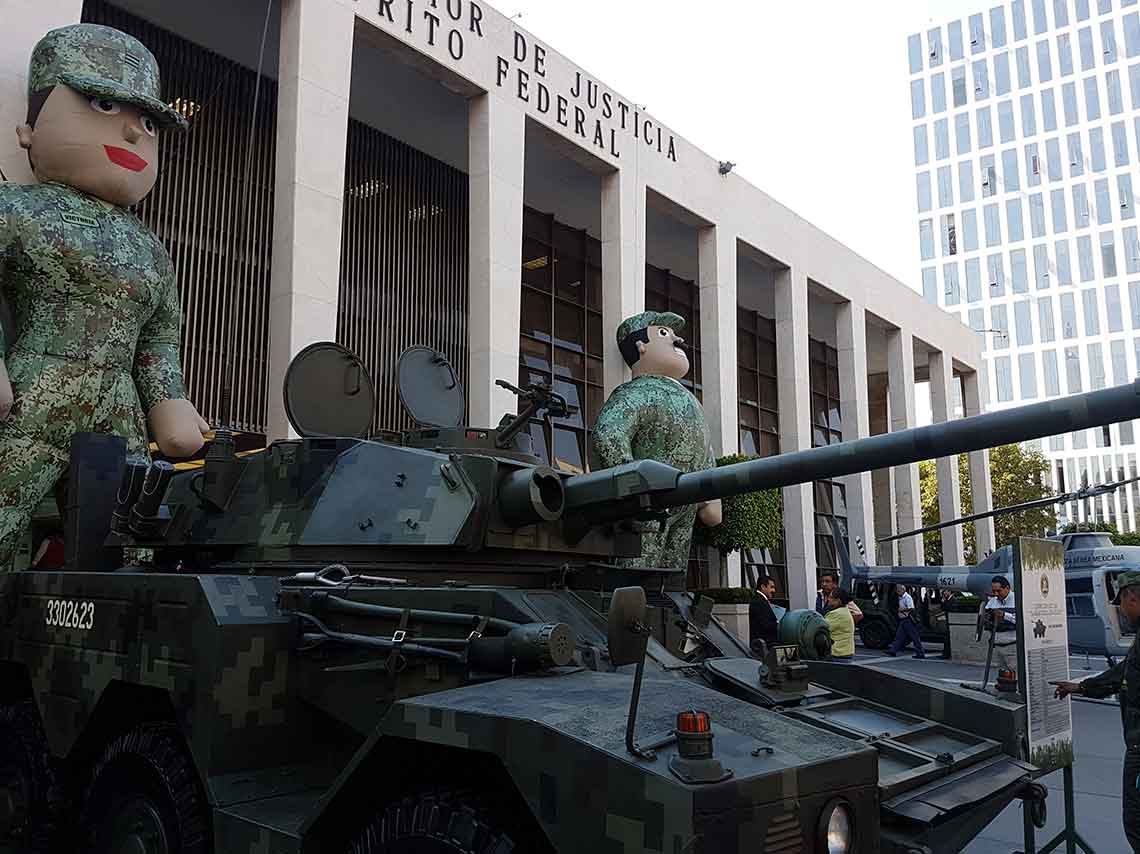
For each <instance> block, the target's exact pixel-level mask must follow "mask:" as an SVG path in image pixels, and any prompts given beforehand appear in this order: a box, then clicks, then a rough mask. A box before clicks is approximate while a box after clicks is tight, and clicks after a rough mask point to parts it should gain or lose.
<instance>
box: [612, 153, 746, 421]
mask: <svg viewBox="0 0 1140 854" xmlns="http://www.w3.org/2000/svg"><path fill="white" fill-rule="evenodd" d="M735 273H736V271H735V268H734V269H733V287H734V289H735V282H736V279H735ZM734 292H735V291H734ZM644 310H645V185H644V184H642V183H640V182H639V181H638V179H637V173H636V171H635V170H634V169H632V168H628V169H617V170H615V171H613V172H610V173H609V174H607V175H605V176H603V177H602V335H603V337H604V338H605V353H604V362H603V368H602V370H603V380H604V385H603V391H604V392H605V395H606V397H607V398H608V397H609V396H610V392H612V391H613V390H614V389H615V388H617V387H618V386H619V385H621V384H622V383H623V382H625V381H626V380H628V379H629V376H630V374H629V367H628V366H627V365H626V364H625V361H624V360H623V359H622V357H621V351H619V350H618V346H617V341H616V340H615V338H614V334H615V333H616V332H617V328H618V326H620V325H621V322H622V321H623V320H625V319H626V318H627V317H629V316H630V315H634V314H637V313H639V312H642V311H644ZM686 320H687V321H688V322H690V323H696V322H698V321H697V318H695V317H691V318H686ZM682 337H684V336H683V335H682Z"/></svg>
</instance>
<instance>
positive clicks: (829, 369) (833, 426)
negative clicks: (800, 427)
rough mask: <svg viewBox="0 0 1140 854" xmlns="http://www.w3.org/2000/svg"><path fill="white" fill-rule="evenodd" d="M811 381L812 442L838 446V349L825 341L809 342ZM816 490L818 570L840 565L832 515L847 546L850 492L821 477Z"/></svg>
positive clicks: (840, 431)
mask: <svg viewBox="0 0 1140 854" xmlns="http://www.w3.org/2000/svg"><path fill="white" fill-rule="evenodd" d="M808 352H809V354H810V360H811V361H810V382H811V428H812V430H811V437H812V438H811V444H812V447H813V448H820V447H825V446H827V445H836V444H838V443H840V442H842V441H843V424H842V420H841V413H840V409H839V352H838V351H837V350H836V349H835V348H834V347H829V346H828V345H827V344H825V343H824V342H822V341H816V340H815V339H811V340H810V341H809V342H808ZM813 489H814V492H815V562H816V566H817V567H818V568H819V569H836V568H838V566H839V558H838V552H837V551H836V548H837V544H836V542H835V536H834V534H833V532H832V529H831V522H830V521H829V519H830V517H834V518H835V520H836V522H838V523H839V530H840V533H841V534H842V536H843V538H844V542H843V543H840V544H838V547H839V548H847V547H848V546H847V542H846V538H847V493H846V490H845V489H844V487H843V484H841V483H839V482H838V481H833V480H820V481H816V482H815V484H813Z"/></svg>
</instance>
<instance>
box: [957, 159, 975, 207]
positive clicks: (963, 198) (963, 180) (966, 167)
mask: <svg viewBox="0 0 1140 854" xmlns="http://www.w3.org/2000/svg"><path fill="white" fill-rule="evenodd" d="M973 200H974V164H973V162H972V161H970V160H963V161H962V162H961V163H959V164H958V201H960V202H972V201H973Z"/></svg>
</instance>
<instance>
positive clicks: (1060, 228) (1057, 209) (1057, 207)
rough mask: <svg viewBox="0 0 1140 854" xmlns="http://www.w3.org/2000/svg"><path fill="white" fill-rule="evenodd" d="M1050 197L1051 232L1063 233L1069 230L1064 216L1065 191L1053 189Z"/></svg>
mask: <svg viewBox="0 0 1140 854" xmlns="http://www.w3.org/2000/svg"><path fill="white" fill-rule="evenodd" d="M1050 198H1051V200H1052V202H1053V233H1054V234H1064V233H1065V232H1066V231H1068V230H1069V223H1068V220H1067V219H1066V217H1065V191H1064V190H1053V191H1052V193H1051V194H1050Z"/></svg>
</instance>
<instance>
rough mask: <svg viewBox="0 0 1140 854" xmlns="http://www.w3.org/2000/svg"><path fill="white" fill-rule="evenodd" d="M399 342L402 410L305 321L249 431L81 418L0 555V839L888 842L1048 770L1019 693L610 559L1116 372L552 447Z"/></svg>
mask: <svg viewBox="0 0 1140 854" xmlns="http://www.w3.org/2000/svg"><path fill="white" fill-rule="evenodd" d="M400 375H401V376H400V378H399V382H400V392H401V399H402V400H403V402H404V404H405V406H406V407H407V408H408V410H409V411H410V412H411V413H412V415H413V416H414V417H415V419H416V421H417V422H418V425H419V426H418V427H417V429H415V430H412V431H409V432H407V433H405V434H403V435H401V436H400V437H398V439H389V440H380V439H378V438H370V437H369V435H368V425H369V423H370V420H371V418H372V412H373V400H372V388H373V387H372V382H371V379H370V378H369V377H368V375H367V373H366V372H365V371H364V369H363V367H362V365H361V363H360V362H359V360H358V359H356V358H355V357H354V356H353V355H352V354H350V353H348V352H346V351H344V350H343V349H341V348H339V347H337V346H336V345H332V344H318V345H314V346H312V347H310V348H307V349H306V350H305V351H303V352H302V353H301V354H300V355H299V356H298V357H297V359H296V360H295V361H294V363H293V365H292V366H291V368H290V371H289V374H288V376H287V378H286V385H285V389H284V393H285V401H286V405H287V411H288V413H289V415H290V420H291V421H292V423H293V425H294V428H295V429H296V431H297V433H298V434H299V436H300V438H298V439H294V440H287V441H279V442H274V443H272V444H271V445H270V446H269V447H268V448H266V449H264V450H263V451H261V452H259V453H255V454H252V455H248V456H244V457H239V456H237V455H236V454H235V453H234V450H233V445H232V442H231V440H230V439H229V437H228V436H227V434H226V433H225V432H224V431H219V433H218V435H217V438H216V439H214V441H213V442H212V443H211V446H210V448H209V450H208V453H207V454H206V457H205V461H204V464H203V466H202V467H201V469H199V470H194V471H186V472H178V473H175V472H174V471H173V470H172V468H171V466H170V465H169V464H167V463H164V462H155V463H154V464H152V465H151V466H149V467H143V466H138V465H126V464H124V449H123V445H122V443H121V442H120V441H119V440H118V439H116V438H114V437H108V436H105V435H93V434H78V435H76V437H75V438H74V441H73V446H72V459H71V468H70V472H69V475H68V483H67V490H66V508H65V521H66V538H65V540H66V543H65V551H66V567H65V568H64V569H63V570H60V571H28V572H21V573H15V574H12V575H9V576H7V577H5V578H4V579H3V580H2V582H0V584H2V591H3V592H2V594H0V608H2V614H0V673H2V677H3V678H2V679H0V691H2V692H3V696H2V697H0V833H2V834H3V836H4V839H5V841H6V842H7V844H9V845H10V846H11V847H12V848H14V849H15V850H21V851H32V852H46V851H52V852H57V851H68V850H78V851H82V852H98V854H105V853H106V852H115V854H119V852H124V853H125V852H139V854H203V852H217V853H218V854H223V852H224V853H225V854H230V852H241V853H242V854H255V852H258V853H259V854H284V852H324V854H340V852H346V854H347V852H356V853H357V854H361V853H362V852H373V854H375V852H389V853H390V854H405V852H440V854H443V852H449V853H450V854H456V852H459V854H507V852H512V851H517V852H551V851H554V852H586V851H597V852H611V851H612V852H618V851H620V852H661V854H665V852H669V854H711V852H740V854H743V852H749V854H753V852H769V854H772V853H773V852H783V854H789V853H790V852H803V854H807V852H854V851H858V852H879V851H883V852H894V851H898V852H907V854H914V852H943V851H956V850H960V848H961V847H962V845H964V844H965V842H964V840H968V839H969V838H970V837H971V836H972V835H974V834H976V833H977V832H978V831H979V830H980V829H981V827H983V826H984V825H985V824H986V823H987V822H988V821H989V820H990V819H991V818H992V817H993V816H994V815H996V814H997V812H998V811H999V810H1000V809H1001V808H1003V807H1004V806H1005V805H1006V804H1007V803H1009V802H1010V801H1011V800H1012V799H1013V798H1017V797H1021V798H1025V799H1027V800H1029V801H1030V802H1031V803H1034V804H1040V803H1042V798H1043V790H1042V789H1041V788H1040V787H1039V786H1037V784H1035V783H1033V782H1032V778H1033V774H1034V769H1033V768H1032V766H1030V765H1028V764H1026V763H1025V762H1023V761H1021V759H1020V756H1021V753H1020V751H1021V746H1020V745H1021V742H1022V736H1023V734H1024V728H1025V710H1024V706H1023V705H1019V704H1017V703H1015V702H1010V701H1007V700H998V699H994V698H990V697H986V696H983V695H979V694H977V693H976V692H974V693H972V694H971V693H970V692H966V691H959V690H958V689H954V688H951V687H947V686H943V685H939V684H937V683H923V682H921V681H916V680H911V681H907V680H906V679H904V678H903V677H901V676H894V675H885V674H879V675H876V676H875V678H873V679H871V678H867V675H866V674H865V673H863V670H862V668H860V667H859V666H858V665H855V664H843V665H840V664H832V663H830V662H828V661H827V660H826V654H827V651H828V647H829V641H828V638H827V637H826V635H821V632H820V629H819V627H818V625H817V624H813V623H812V621H811V620H810V619H803V620H799V617H798V616H797V614H796V612H791V613H790V614H788V615H787V616H786V617H785V620H788V619H789V618H790V619H791V621H792V623H796V622H797V621H799V624H800V625H802V626H803V627H804V629H803V632H802V634H804V635H805V637H803V638H799V639H797V642H796V643H790V644H789V643H783V644H780V645H777V646H776V647H774V648H773V649H771V650H767V651H764V659H763V660H762V661H759V660H757V658H756V657H753V656H752V655H751V654H750V651H749V650H748V649H747V648H745V647H744V646H743V645H742V644H741V643H740V642H739V641H738V640H737V639H735V638H734V637H733V636H732V635H731V634H730V633H729V632H728V631H726V630H725V628H724V627H723V626H722V625H721V624H719V623H718V622H717V621H716V620H715V619H713V618H712V617H711V616H710V613H709V609H710V607H711V604H710V603H709V602H708V601H707V600H701V601H698V600H695V599H694V597H693V596H692V594H689V593H687V592H686V591H685V590H684V589H683V586H684V576H685V573H684V570H683V569H671V568H649V569H642V568H637V567H634V566H629V565H628V564H627V563H625V562H623V561H622V558H628V557H634V556H636V555H637V554H639V537H640V534H639V530H644V526H645V525H647V524H653V522H654V520H660V519H661V518H662V515H663V514H666V513H668V512H669V510H670V508H672V507H677V506H682V505H686V504H691V503H693V502H696V501H701V500H708V499H712V498H715V497H718V496H727V495H733V494H739V493H742V492H747V491H752V490H758V489H764V488H769V487H775V486H781V485H786V484H793V483H799V482H806V481H810V480H814V479H819V478H831V477H837V476H841V475H844V474H850V473H854V472H858V471H863V470H866V469H873V468H878V467H883V466H888V465H897V464H902V463H907V462H913V461H917V460H920V459H925V458H927V457H932V456H939V455H945V454H951V453H958V452H962V451H966V450H971V449H975V448H980V447H984V446H988V445H992V444H995V443H1000V442H1007V441H1015V440H1018V439H1026V438H1032V437H1035V436H1042V435H1048V434H1052V433H1061V432H1066V431H1070V430H1076V429H1082V428H1084V427H1090V426H1096V425H1101V424H1107V423H1111V422H1115V421H1121V420H1125V419H1129V418H1134V417H1140V385H1138V386H1135V387H1134V386H1125V387H1120V388H1114V389H1107V390H1102V391H1096V392H1091V393H1087V394H1083V395H1077V396H1074V397H1072V398H1067V399H1064V400H1061V401H1051V402H1049V403H1047V404H1039V405H1035V406H1028V407H1023V408H1021V409H1016V410H1006V411H1004V412H999V413H993V414H988V415H982V416H977V417H974V418H971V419H965V420H962V421H956V422H950V423H947V424H940V425H935V426H934V427H928V428H921V429H916V430H910V431H906V432H901V433H895V434H890V435H886V436H876V437H873V438H870V439H863V440H859V441H854V442H847V443H844V444H843V445H840V446H832V447H828V448H820V449H815V450H811V451H803V452H797V453H790V454H785V455H783V456H780V457H776V458H770V459H764V460H755V461H750V462H748V463H743V464H740V465H735V466H727V467H723V468H719V469H715V470H710V471H704V472H699V473H696V474H683V475H682V474H679V473H678V472H677V471H675V470H672V469H670V468H668V467H667V466H663V465H660V464H658V463H654V462H652V461H641V462H637V463H633V464H630V465H625V466H620V467H618V468H615V469H608V470H601V471H594V472H590V473H586V474H579V475H568V474H565V473H563V472H559V471H555V470H554V469H552V468H549V467H547V466H545V465H543V464H542V463H541V462H540V460H539V459H538V458H536V457H535V456H534V454H533V449H532V448H531V446H530V441H529V436H528V434H527V433H526V432H524V430H523V428H524V427H525V426H526V424H527V423H528V422H529V420H530V419H531V418H532V417H534V416H536V414H539V413H545V417H561V416H563V415H565V414H566V413H567V412H568V411H569V408H568V407H567V405H566V402H565V401H564V400H562V399H561V398H559V397H558V396H557V395H556V394H554V393H553V392H552V391H551V390H550V389H549V388H546V387H542V386H529V387H527V388H523V389H518V388H515V387H514V386H510V385H509V384H507V383H501V384H502V385H504V386H506V387H507V388H510V389H511V390H512V391H514V392H515V393H516V394H518V396H519V398H520V406H519V410H520V411H519V412H518V414H517V415H513V416H506V417H504V419H503V420H502V421H501V422H500V424H499V425H497V426H496V427H493V428H473V427H467V426H463V425H462V423H461V421H462V413H463V412H464V409H465V407H464V404H463V399H462V389H461V387H460V384H459V382H458V379H457V378H456V375H455V372H454V371H453V370H452V368H451V366H450V364H449V363H448V361H447V359H446V358H445V357H444V356H443V355H442V354H440V353H436V352H433V351H432V350H430V349H427V348H414V349H413V350H411V351H409V352H407V353H405V354H404V356H403V357H402V359H401V362H400ZM139 550H142V551H139ZM147 552H149V554H147ZM140 557H141V558H142V559H140ZM784 639H785V640H787V638H786V637H785V638H784ZM809 677H810V678H809ZM861 694H866V696H861ZM872 694H873V695H872ZM892 695H893V696H892ZM935 710H937V712H938V715H937V719H936V720H931V718H932V717H934V715H932V712H933V711H935ZM980 727H985V731H984V732H980V731H978V729H979V728H980Z"/></svg>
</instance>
